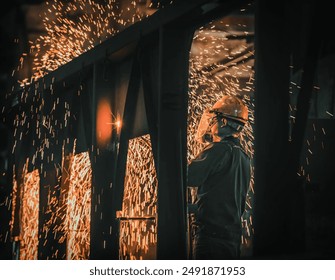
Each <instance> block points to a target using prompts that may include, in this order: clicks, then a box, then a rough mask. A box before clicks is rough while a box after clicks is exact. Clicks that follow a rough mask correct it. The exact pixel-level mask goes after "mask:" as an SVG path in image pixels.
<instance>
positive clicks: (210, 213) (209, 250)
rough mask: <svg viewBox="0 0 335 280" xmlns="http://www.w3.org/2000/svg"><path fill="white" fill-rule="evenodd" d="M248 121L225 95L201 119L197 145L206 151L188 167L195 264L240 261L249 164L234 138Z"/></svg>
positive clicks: (242, 107) (238, 102) (240, 106)
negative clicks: (192, 198)
mask: <svg viewBox="0 0 335 280" xmlns="http://www.w3.org/2000/svg"><path fill="white" fill-rule="evenodd" d="M247 120H248V108H247V106H246V105H245V104H244V103H243V101H242V100H241V99H240V98H237V97H235V96H228V95H227V96H224V97H223V98H222V99H220V100H219V101H218V102H216V103H215V104H214V106H213V107H212V108H211V109H209V110H208V109H207V110H206V111H205V112H204V113H203V115H202V118H201V121H200V124H199V127H198V131H197V139H198V140H199V141H200V142H202V143H204V142H206V143H207V144H208V145H207V146H205V148H204V149H203V151H202V152H200V154H199V155H197V157H196V158H195V159H193V160H192V161H191V162H190V163H189V165H188V186H190V187H197V201H196V206H197V210H196V218H195V221H196V234H195V237H194V243H193V258H194V259H238V258H240V246H241V234H242V223H241V217H242V214H243V212H244V209H245V200H246V196H247V192H248V189H249V183H250V159H249V157H248V155H247V154H246V153H245V152H244V150H243V148H242V147H241V145H240V142H239V138H238V135H239V133H240V132H241V131H242V129H243V127H244V125H245V124H246V122H247Z"/></svg>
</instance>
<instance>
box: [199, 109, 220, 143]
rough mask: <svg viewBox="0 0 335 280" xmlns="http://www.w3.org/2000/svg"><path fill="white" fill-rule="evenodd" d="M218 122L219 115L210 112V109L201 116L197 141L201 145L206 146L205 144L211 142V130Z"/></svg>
mask: <svg viewBox="0 0 335 280" xmlns="http://www.w3.org/2000/svg"><path fill="white" fill-rule="evenodd" d="M216 122H217V115H216V114H215V113H214V112H210V110H209V109H207V110H205V111H204V113H203V114H202V116H201V119H200V122H199V125H198V129H197V133H196V140H197V141H198V142H199V143H201V144H204V143H205V142H211V138H212V133H211V128H212V126H213V125H214V124H215V123H216Z"/></svg>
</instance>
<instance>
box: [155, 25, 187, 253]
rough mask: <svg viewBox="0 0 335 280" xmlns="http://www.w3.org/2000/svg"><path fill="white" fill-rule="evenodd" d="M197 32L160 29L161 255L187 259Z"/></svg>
mask: <svg viewBox="0 0 335 280" xmlns="http://www.w3.org/2000/svg"><path fill="white" fill-rule="evenodd" d="M192 37H193V31H192V30H189V29H185V28H183V27H181V26H173V27H172V26H169V27H168V26H165V27H161V28H160V39H159V40H160V46H159V55H160V57H159V81H158V83H159V100H160V101H159V103H160V104H159V108H158V162H157V169H158V170H157V176H158V221H157V222H158V223H157V228H158V229H157V231H158V236H157V258H158V259H186V258H187V239H186V152H187V146H186V133H187V129H186V128H187V97H188V74H189V50H190V47H191V43H192Z"/></svg>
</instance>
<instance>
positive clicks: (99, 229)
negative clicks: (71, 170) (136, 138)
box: [83, 62, 119, 259]
mask: <svg viewBox="0 0 335 280" xmlns="http://www.w3.org/2000/svg"><path fill="white" fill-rule="evenodd" d="M109 70H110V69H109V68H108V67H107V66H106V64H105V63H104V62H97V63H95V64H94V69H93V92H92V96H90V97H87V99H86V100H87V101H88V100H89V99H91V100H90V102H89V103H88V104H87V103H86V105H84V108H83V109H84V114H85V109H88V110H89V111H90V113H91V121H90V123H88V124H87V125H88V126H89V128H86V129H88V131H89V132H91V141H92V149H91V151H92V152H91V164H92V173H93V176H92V180H93V182H92V194H91V195H92V198H91V199H92V200H91V237H90V240H91V247H90V259H116V258H117V254H118V249H119V248H118V244H117V236H118V226H117V224H116V219H115V209H113V206H112V198H113V196H112V187H113V186H112V181H113V173H114V171H113V169H114V168H115V164H114V162H115V156H116V155H115V153H116V151H115V150H114V149H113V148H111V147H115V145H111V144H112V142H113V139H111V143H109V144H107V146H106V147H97V146H96V129H95V127H96V126H95V122H96V106H97V101H98V98H102V97H107V98H109V100H112V92H113V79H112V77H110V75H108V71H109Z"/></svg>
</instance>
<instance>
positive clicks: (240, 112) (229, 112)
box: [211, 95, 248, 124]
mask: <svg viewBox="0 0 335 280" xmlns="http://www.w3.org/2000/svg"><path fill="white" fill-rule="evenodd" d="M211 111H212V112H213V113H216V114H218V115H221V116H222V117H225V118H227V119H231V120H235V121H238V122H241V123H243V124H246V123H247V121H248V107H247V106H246V105H245V104H244V103H243V101H242V100H241V99H240V98H238V97H236V96H229V95H225V96H224V97H222V98H221V99H220V100H219V101H217V102H216V103H215V104H214V106H213V107H212V109H211Z"/></svg>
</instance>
